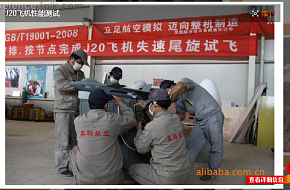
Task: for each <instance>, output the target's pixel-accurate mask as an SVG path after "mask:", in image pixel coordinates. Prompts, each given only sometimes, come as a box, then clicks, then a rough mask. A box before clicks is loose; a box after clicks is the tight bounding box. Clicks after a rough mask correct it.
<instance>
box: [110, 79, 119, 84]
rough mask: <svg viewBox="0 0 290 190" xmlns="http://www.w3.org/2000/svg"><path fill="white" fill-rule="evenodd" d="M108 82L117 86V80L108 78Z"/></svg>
mask: <svg viewBox="0 0 290 190" xmlns="http://www.w3.org/2000/svg"><path fill="white" fill-rule="evenodd" d="M110 82H111V83H112V84H118V82H119V81H118V80H116V79H114V78H113V77H112V78H110Z"/></svg>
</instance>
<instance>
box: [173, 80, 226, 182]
mask: <svg viewBox="0 0 290 190" xmlns="http://www.w3.org/2000/svg"><path fill="white" fill-rule="evenodd" d="M169 95H170V96H171V101H172V102H175V107H176V112H180V113H183V115H185V113H186V112H189V114H190V115H193V116H194V119H195V120H196V121H195V123H194V127H193V128H192V130H191V133H190V135H189V137H188V138H187V144H186V145H187V148H188V150H189V153H190V158H191V168H193V165H194V162H195V159H196V157H197V156H198V153H199V152H200V151H201V149H202V147H203V146H204V144H205V142H206V140H208V142H209V143H210V144H211V150H210V152H209V160H208V163H207V165H208V167H209V169H210V170H211V171H212V172H213V171H214V170H218V169H219V168H220V166H221V162H222V158H223V122H224V115H223V113H222V111H221V108H220V106H219V104H218V103H217V101H216V100H215V99H214V98H213V97H212V96H211V95H210V94H209V93H208V92H207V91H206V90H205V89H204V88H203V87H201V86H200V85H198V84H197V83H195V82H194V81H192V80H190V79H189V78H183V79H181V81H179V82H178V83H176V85H175V86H174V87H173V89H172V90H171V92H170V93H169ZM178 97H180V98H178ZM177 98H178V99H177ZM213 178H215V176H210V175H204V176H202V177H201V179H202V180H210V179H213Z"/></svg>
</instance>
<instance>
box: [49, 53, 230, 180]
mask: <svg viewBox="0 0 290 190" xmlns="http://www.w3.org/2000/svg"><path fill="white" fill-rule="evenodd" d="M83 65H87V66H88V62H87V54H86V53H85V52H84V51H83V50H81V49H79V50H76V51H74V52H72V54H71V56H70V58H69V60H68V61H67V62H66V63H65V64H64V65H62V66H60V67H59V68H58V69H57V70H56V71H55V76H54V78H55V112H54V119H55V133H56V145H55V168H56V170H57V173H59V174H61V175H63V176H68V177H69V176H71V177H72V176H74V177H75V181H76V184H89V185H97V184H99V185H106V184H122V183H123V182H124V173H123V171H122V164H123V161H122V152H121V148H120V145H119V141H118V136H119V135H121V134H122V133H124V132H125V131H127V130H130V129H132V128H134V127H135V128H136V130H137V132H136V137H135V138H134V145H135V147H136V149H137V151H138V152H139V153H141V154H144V153H147V152H149V151H151V155H152V158H151V159H150V163H138V164H133V165H131V166H130V167H129V169H128V173H129V175H130V176H131V177H132V178H133V179H134V180H135V181H136V182H138V183H139V184H147V185H153V184H165V185H166V184H168V185H169V184H185V183H186V182H187V181H188V179H189V178H190V175H191V171H192V168H193V165H194V162H195V159H196V157H197V155H198V153H199V152H200V150H201V149H202V147H203V145H204V144H205V142H206V140H208V141H209V143H210V144H211V150H210V152H209V161H208V167H209V169H210V170H217V169H218V168H220V166H221V161H222V157H223V128H222V127H223V120H224V116H223V114H222V112H221V108H220V106H219V104H218V103H217V102H216V101H215V99H214V98H212V96H211V95H210V94H209V93H208V92H207V91H206V90H205V89H204V88H202V87H201V86H200V85H198V84H197V83H195V82H194V81H192V80H190V79H189V78H183V79H181V80H180V81H179V82H177V83H174V81H171V80H164V81H163V82H162V83H161V84H160V89H155V90H153V91H151V92H150V94H149V96H148V100H146V101H144V100H140V102H139V103H140V104H141V105H142V107H143V108H144V109H145V110H147V113H148V114H149V115H150V116H151V118H152V121H151V122H149V123H147V124H146V126H145V127H144V129H143V130H142V125H141V123H137V122H136V120H135V115H134V112H133V110H132V109H131V108H129V107H128V106H127V105H126V104H124V103H123V100H122V98H120V97H118V96H112V95H109V94H106V93H105V92H104V91H103V90H101V89H96V90H95V91H93V92H91V93H90V95H89V99H88V103H89V107H90V111H89V112H88V113H86V114H82V115H79V113H78V101H79V100H78V90H77V89H76V88H75V87H72V86H70V85H68V83H70V82H75V81H80V80H82V79H83V78H84V77H85V76H84V73H83V72H82V71H81V70H80V69H81V68H82V66H83ZM121 78H122V69H120V68H118V67H114V68H113V69H112V70H111V72H110V73H109V75H107V76H105V80H104V83H105V84H110V85H118V84H119V80H120V79H121ZM140 84H141V83H140ZM145 84H146V83H145ZM142 85H143V86H144V82H142ZM135 87H136V83H135ZM141 88H142V87H139V89H141ZM137 89H138V87H137ZM109 101H113V102H114V104H115V105H117V106H119V108H120V112H121V113H120V114H116V113H110V112H108V110H109V104H108V102H109ZM172 103H174V104H175V106H176V114H172V113H170V112H169V111H168V107H169V106H170V105H171V104H172ZM186 112H188V113H189V114H190V115H194V117H195V120H196V122H195V123H194V127H193V129H192V131H191V133H190V136H189V137H188V138H187V140H186V139H185V137H184V132H183V126H182V124H181V120H183V119H184V118H185V113H186ZM212 178H214V176H210V175H204V176H202V177H201V179H203V180H211V179H212Z"/></svg>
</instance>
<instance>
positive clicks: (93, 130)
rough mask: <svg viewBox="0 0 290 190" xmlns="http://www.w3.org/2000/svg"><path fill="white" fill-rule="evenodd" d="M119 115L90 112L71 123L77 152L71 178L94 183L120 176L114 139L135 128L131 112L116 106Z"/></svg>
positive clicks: (119, 159)
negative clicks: (119, 112) (76, 143)
mask: <svg viewBox="0 0 290 190" xmlns="http://www.w3.org/2000/svg"><path fill="white" fill-rule="evenodd" d="M120 111H121V113H122V115H119V114H116V113H110V112H106V111H105V110H103V109H91V110H90V111H89V112H88V113H86V114H83V115H80V116H78V117H77V118H76V119H75V121H74V124H75V129H76V133H77V142H78V145H77V146H78V148H77V150H76V162H75V164H76V165H75V166H73V168H74V171H73V173H74V175H76V176H77V178H78V179H80V180H83V181H87V182H95V181H101V180H104V179H105V180H106V181H110V180H113V179H115V178H116V177H118V176H119V175H121V171H122V170H121V168H122V166H123V160H122V152H121V147H120V144H119V141H118V136H119V135H120V134H122V133H124V132H125V131H127V130H129V129H131V128H133V127H135V126H136V120H135V118H134V113H133V111H132V109H131V108H129V107H128V106H127V105H126V104H124V103H123V104H121V105H120Z"/></svg>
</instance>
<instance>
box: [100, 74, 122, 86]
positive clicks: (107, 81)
mask: <svg viewBox="0 0 290 190" xmlns="http://www.w3.org/2000/svg"><path fill="white" fill-rule="evenodd" d="M104 84H108V85H120V83H117V84H113V83H111V81H110V75H108V74H106V77H105V81H104Z"/></svg>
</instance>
